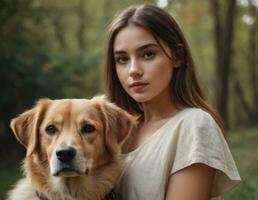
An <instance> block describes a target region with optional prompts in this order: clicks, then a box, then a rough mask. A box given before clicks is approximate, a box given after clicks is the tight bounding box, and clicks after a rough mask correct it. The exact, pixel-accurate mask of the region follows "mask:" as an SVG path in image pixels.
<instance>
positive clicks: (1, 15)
mask: <svg viewBox="0 0 258 200" xmlns="http://www.w3.org/2000/svg"><path fill="white" fill-rule="evenodd" d="M141 3H153V4H156V5H159V6H160V7H163V8H164V9H166V10H167V11H168V12H169V13H171V15H172V16H173V17H174V18H175V19H176V20H177V22H178V23H179V25H180V26H181V28H182V30H183V32H184V33H185V36H186V38H187V40H188V42H189V45H190V47H191V51H192V54H193V57H194V60H195V63H196V67H197V72H198V76H199V77H200V78H201V80H202V85H203V86H204V87H205V90H206V91H207V94H208V96H209V98H210V99H211V101H212V102H213V104H214V105H215V106H216V108H217V109H218V111H219V112H220V114H221V115H222V117H223V118H224V120H225V124H226V127H227V130H228V131H227V133H226V137H227V140H228V141H229V144H230V148H231V149H232V152H233V154H234V157H235V159H236V162H237V165H238V168H239V170H240V173H241V176H242V178H243V182H242V184H241V185H240V187H238V188H237V189H236V190H233V191H232V192H230V193H229V194H227V195H225V197H224V199H258V156H257V155H258V103H257V102H258V53H257V52H258V50H257V48H258V47H257V45H258V26H257V25H258V0H156V1H154V0H149V1H141V0H72V1H71V0H52V1H51V0H1V1H0V94H1V97H0V141H1V145H0V158H1V159H0V160H1V161H0V199H3V198H4V194H5V192H6V190H8V189H9V188H10V185H11V184H13V183H14V182H15V179H17V177H19V176H21V172H20V171H19V169H18V165H19V164H20V161H21V160H22V157H23V156H24V153H25V150H24V148H23V147H22V146H21V145H20V144H18V143H17V142H16V140H15V137H14V135H13V134H12V133H11V130H10V128H9V122H10V119H11V118H13V117H15V116H16V115H17V114H19V113H21V112H23V111H25V110H26V109H28V108H30V107H31V106H32V105H33V104H34V103H35V101H36V100H37V99H39V98H41V97H49V98H90V97H92V96H93V95H96V94H101V93H103V88H104V83H103V63H104V56H105V55H104V51H105V44H106V36H107V34H106V33H107V27H108V24H109V23H110V22H111V20H112V18H113V17H114V15H115V14H116V13H118V12H119V11H121V10H122V9H123V8H125V7H127V6H129V5H134V4H141ZM255 152H256V153H255Z"/></svg>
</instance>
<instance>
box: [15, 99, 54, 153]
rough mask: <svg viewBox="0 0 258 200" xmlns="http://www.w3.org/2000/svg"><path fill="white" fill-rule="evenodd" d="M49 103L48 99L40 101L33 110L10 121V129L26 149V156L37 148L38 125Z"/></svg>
mask: <svg viewBox="0 0 258 200" xmlns="http://www.w3.org/2000/svg"><path fill="white" fill-rule="evenodd" d="M49 102H50V100H49V99H40V100H39V101H38V102H37V104H36V106H34V108H32V109H30V110H28V111H26V112H24V113H22V114H20V115H19V116H18V117H16V118H14V119H12V120H11V124H10V126H11V129H12V131H13V132H14V134H15V136H16V138H17V140H18V141H19V142H20V143H21V144H22V145H24V146H25V147H26V149H27V156H29V155H31V154H32V153H33V151H34V150H35V148H36V146H37V143H38V131H39V125H40V123H41V122H42V119H43V114H44V112H45V110H46V107H47V104H48V103H49Z"/></svg>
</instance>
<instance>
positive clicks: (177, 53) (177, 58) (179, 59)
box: [173, 44, 185, 68]
mask: <svg viewBox="0 0 258 200" xmlns="http://www.w3.org/2000/svg"><path fill="white" fill-rule="evenodd" d="M173 57H174V67H175V68H179V67H181V66H182V64H183V62H184V60H185V49H184V45H183V44H177V45H176V47H175V50H174V56H173Z"/></svg>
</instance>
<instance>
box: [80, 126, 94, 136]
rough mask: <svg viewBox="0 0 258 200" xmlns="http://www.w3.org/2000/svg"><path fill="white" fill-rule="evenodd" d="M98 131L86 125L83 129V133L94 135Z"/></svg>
mask: <svg viewBox="0 0 258 200" xmlns="http://www.w3.org/2000/svg"><path fill="white" fill-rule="evenodd" d="M95 130H96V128H95V127H94V126H92V125H90V124H84V125H83V126H82V128H81V133H85V134H87V133H92V132H94V131H95Z"/></svg>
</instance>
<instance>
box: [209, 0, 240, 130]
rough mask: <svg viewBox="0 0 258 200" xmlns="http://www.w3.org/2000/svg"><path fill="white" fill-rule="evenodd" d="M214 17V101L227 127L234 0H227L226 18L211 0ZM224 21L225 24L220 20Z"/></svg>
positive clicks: (216, 3)
mask: <svg viewBox="0 0 258 200" xmlns="http://www.w3.org/2000/svg"><path fill="white" fill-rule="evenodd" d="M211 3H212V13H213V17H214V37H215V48H216V72H215V76H216V88H215V91H216V103H217V109H218V112H219V113H220V114H221V116H222V118H223V119H224V121H225V125H226V126H227V127H228V126H229V122H228V93H229V92H228V88H229V86H228V85H229V84H228V83H229V76H230V70H231V57H232V43H233V38H234V34H233V33H234V18H235V12H236V0H228V3H227V10H226V15H225V17H226V19H225V20H223V19H222V17H221V16H222V15H221V16H220V10H221V9H220V4H219V1H218V0H211ZM223 21H225V24H222V22H223Z"/></svg>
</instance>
